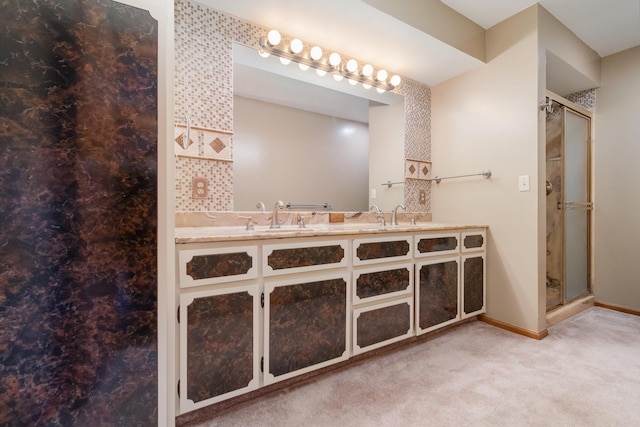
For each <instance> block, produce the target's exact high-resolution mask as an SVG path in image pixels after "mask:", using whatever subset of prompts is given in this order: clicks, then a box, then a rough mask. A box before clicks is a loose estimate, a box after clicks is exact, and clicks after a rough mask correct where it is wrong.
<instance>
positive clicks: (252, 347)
mask: <svg viewBox="0 0 640 427" xmlns="http://www.w3.org/2000/svg"><path fill="white" fill-rule="evenodd" d="M257 254H258V246H256V245H230V246H226V245H225V246H220V245H179V248H178V251H177V258H178V269H177V271H178V276H179V278H178V282H179V285H180V286H179V287H180V288H182V292H181V293H180V296H179V301H180V305H179V310H178V319H179V331H180V333H179V337H180V339H179V376H180V381H179V386H178V390H179V392H178V395H179V401H180V412H181V413H185V412H188V411H191V410H194V409H198V408H202V407H205V406H207V405H210V404H212V403H216V402H220V401H222V400H226V399H229V398H231V397H235V396H238V395H240V394H243V393H246V392H248V391H251V390H255V389H257V388H258V387H259V386H260V354H261V353H260V340H259V338H260V318H261V309H260V297H261V293H260V284H259V281H258V280H257V276H258V275H257V271H258V257H257Z"/></svg>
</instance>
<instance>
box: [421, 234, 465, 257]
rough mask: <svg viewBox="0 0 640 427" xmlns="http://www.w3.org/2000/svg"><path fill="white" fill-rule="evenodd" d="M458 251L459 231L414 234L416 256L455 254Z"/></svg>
mask: <svg viewBox="0 0 640 427" xmlns="http://www.w3.org/2000/svg"><path fill="white" fill-rule="evenodd" d="M459 252H460V234H459V233H429V234H418V235H416V254H415V255H416V258H421V257H428V256H439V255H449V254H457V253H459Z"/></svg>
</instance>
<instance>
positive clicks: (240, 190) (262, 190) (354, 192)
mask: <svg viewBox="0 0 640 427" xmlns="http://www.w3.org/2000/svg"><path fill="white" fill-rule="evenodd" d="M233 102H234V103H233V117H234V124H235V132H234V178H235V179H234V184H233V185H234V187H233V189H234V200H233V205H234V207H235V209H236V210H245V211H247V210H255V209H256V203H257V202H258V201H262V202H264V203H265V205H266V207H267V209H271V208H272V207H273V204H274V202H275V201H276V200H282V201H284V202H285V203H287V202H292V203H303V204H318V203H329V204H331V206H332V208H333V209H335V210H351V211H366V210H367V209H368V205H367V202H368V197H367V189H368V186H369V128H368V126H367V124H366V123H360V122H354V121H349V120H343V119H336V118H333V117H329V116H325V115H322V114H317V113H312V112H308V111H302V110H297V109H294V108H289V107H284V106H281V105H276V104H272V103H268V102H263V101H258V100H254V99H249V98H244V97H238V96H236V97H234V100H233ZM403 117H404V116H403ZM402 141H403V139H401V142H400V147H401V149H402Z"/></svg>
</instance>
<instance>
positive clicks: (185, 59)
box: [175, 0, 431, 212]
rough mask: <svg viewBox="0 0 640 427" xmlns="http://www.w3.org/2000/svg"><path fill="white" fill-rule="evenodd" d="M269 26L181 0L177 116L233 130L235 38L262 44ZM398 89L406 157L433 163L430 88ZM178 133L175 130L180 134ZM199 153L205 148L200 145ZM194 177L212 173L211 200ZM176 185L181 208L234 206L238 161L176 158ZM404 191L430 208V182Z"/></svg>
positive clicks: (409, 184) (412, 206) (415, 203)
mask: <svg viewBox="0 0 640 427" xmlns="http://www.w3.org/2000/svg"><path fill="white" fill-rule="evenodd" d="M267 30H268V29H267V28H264V27H261V26H258V25H256V24H253V23H250V22H246V21H243V20H240V19H238V18H235V17H233V16H229V15H226V14H224V13H221V12H218V11H216V10H214V9H211V8H209V7H207V6H204V5H201V4H199V3H196V2H195V1H190V0H176V1H175V52H176V54H175V62H176V66H175V73H176V80H175V115H176V117H184V116H186V115H187V114H189V115H190V117H191V122H192V124H193V125H194V126H196V127H202V128H208V129H219V130H222V131H228V132H233V54H232V46H233V43H234V42H236V43H241V44H244V45H246V46H252V47H257V46H258V39H259V37H260V36H261V35H263V34H266V32H267ZM396 92H397V93H399V94H401V95H404V97H405V114H406V121H405V157H406V158H411V159H418V160H423V161H425V162H428V161H429V160H430V158H431V89H430V88H429V87H427V86H425V85H423V84H421V83H418V82H415V81H412V80H409V79H404V81H403V83H402V84H401V85H400V86H399V87H398V88H397V89H396ZM180 123H181V122H177V123H176V125H178V124H180ZM178 136H179V134H178V133H176V138H178ZM192 138H193V137H192ZM194 141H195V140H194ZM196 142H197V141H196ZM225 143H227V144H228V147H229V152H230V154H229V160H233V136H230V137H229V138H228V140H227V141H225ZM176 145H178V142H176ZM191 150H193V151H195V150H196V148H192V149H191ZM198 152H199V153H200V152H201V148H200V147H198ZM194 177H207V178H208V183H209V191H208V197H207V198H206V199H194V198H193V197H192V191H191V190H192V188H191V187H192V180H193V178H194ZM175 190H176V210H177V211H189V212H199V211H209V210H215V211H227V210H232V209H233V164H232V163H231V162H228V161H227V162H220V161H217V160H211V159H198V158H193V157H176V188H175ZM421 191H423V192H425V193H426V195H427V197H426V202H425V203H424V204H420V203H419V194H420V192H421ZM404 195H405V204H406V205H407V210H411V211H415V212H429V211H430V210H431V182H429V181H422V180H410V179H409V180H406V184H405V190H404Z"/></svg>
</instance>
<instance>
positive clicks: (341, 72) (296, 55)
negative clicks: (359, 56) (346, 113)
mask: <svg viewBox="0 0 640 427" xmlns="http://www.w3.org/2000/svg"><path fill="white" fill-rule="evenodd" d="M259 44H260V52H259V53H260V55H261V56H268V55H266V54H272V55H275V56H277V57H279V58H280V59H281V61H282V62H283V63H286V64H288V63H289V62H290V61H293V62H296V63H298V64H301V68H304V67H307V68H309V67H311V68H315V69H316V70H319V71H318V74H321V75H323V73H331V74H334V75H336V76H339V77H338V78H337V79H336V80H342V78H346V79H347V80H348V81H349V82H350V83H352V84H354V83H362V85H363V86H364V87H365V88H367V89H369V88H371V87H375V88H376V89H378V91H390V90H393V89H395V88H396V87H397V86H398V85H400V83H401V81H402V79H401V78H400V76H398V75H397V74H396V75H393V76H392V77H391V78H390V79H389V81H388V82H387V77H388V73H387V71H386V70H383V69H379V70H378V71H377V73H374V69H373V66H372V65H370V64H366V65H364V66H363V67H362V68H360V67H359V66H358V63H357V61H355V60H354V59H350V60H349V61H346V62H345V61H343V60H342V57H341V56H340V55H339V54H338V53H335V52H334V53H331V54H330V55H325V54H324V52H323V51H322V49H321V48H320V47H318V46H313V47H312V48H310V49H307V48H306V46H305V44H304V43H302V42H301V40H300V39H298V38H294V39H293V40H292V41H291V46H285V45H284V44H283V43H282V36H281V35H280V33H279V32H278V31H277V30H271V31H269V33H268V35H267V36H262V37H260V40H259ZM304 69H306V68H304Z"/></svg>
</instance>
